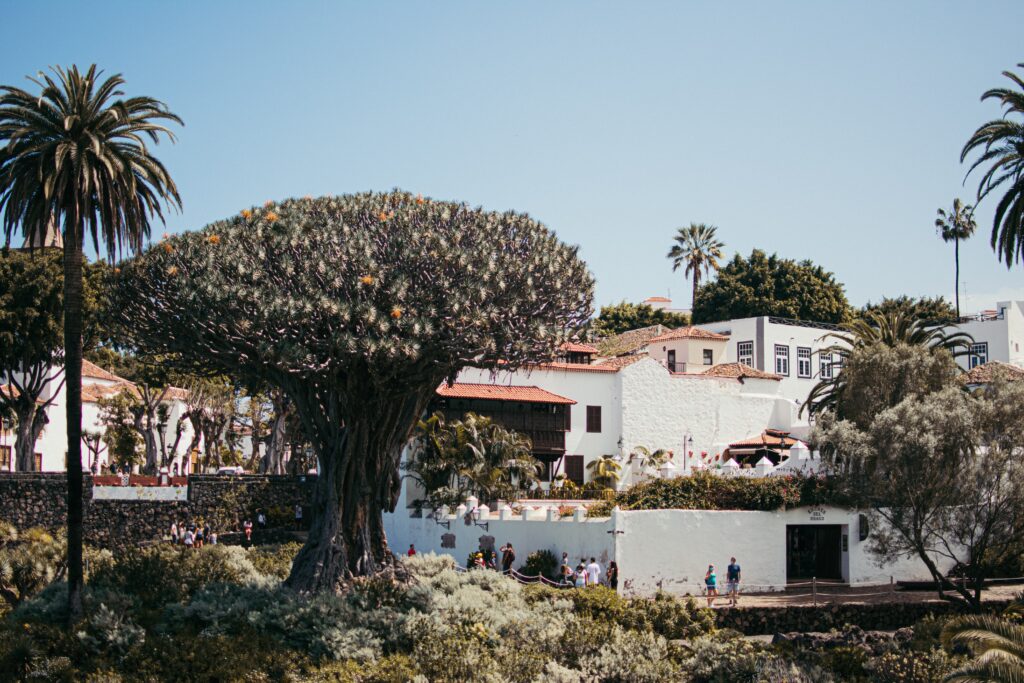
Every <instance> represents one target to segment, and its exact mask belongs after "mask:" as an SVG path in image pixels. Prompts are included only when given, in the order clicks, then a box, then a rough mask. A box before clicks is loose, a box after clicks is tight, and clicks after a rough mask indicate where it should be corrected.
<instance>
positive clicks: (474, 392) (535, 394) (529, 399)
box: [437, 382, 576, 405]
mask: <svg viewBox="0 0 1024 683" xmlns="http://www.w3.org/2000/svg"><path fill="white" fill-rule="evenodd" d="M437 395H438V396H442V397H444V398H475V399H482V400H486V401H517V402H520V403H559V404H563V405H572V404H575V403H576V401H574V400H572V399H571V398H566V397H564V396H559V395H558V394H552V393H551V392H550V391H545V390H544V389H541V388H540V387H520V386H508V385H504V384H469V383H462V382H457V383H455V384H453V385H452V386H448V385H447V384H442V385H441V386H439V387H438V388H437Z"/></svg>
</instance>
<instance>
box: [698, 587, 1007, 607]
mask: <svg viewBox="0 0 1024 683" xmlns="http://www.w3.org/2000/svg"><path fill="white" fill-rule="evenodd" d="M1021 591H1024V586H1022V585H1021V584H1014V585H998V586H994V587H992V588H988V589H986V590H984V591H982V598H981V599H982V600H983V601H988V600H1010V599H1012V598H1013V597H1014V596H1015V595H1016V594H1017V593H1020V592H1021ZM695 598H696V599H697V600H698V602H699V603H700V604H703V596H695ZM816 600H817V604H819V605H821V604H837V603H861V604H881V603H905V602H931V601H938V600H939V596H938V593H937V592H936V591H934V590H932V591H904V590H899V589H898V588H897V589H896V590H894V591H890V589H889V587H888V586H864V587H856V588H850V587H846V586H829V585H827V584H823V585H821V586H819V587H818V595H817V599H816ZM715 603H716V604H715V606H714V607H715V609H726V608H727V607H728V600H727V599H726V598H725V597H724V596H720V597H719V598H718V599H717V600H716V601H715ZM739 604H740V605H741V606H743V607H784V606H787V605H812V604H815V596H814V595H812V593H811V591H810V590H807V591H806V592H803V589H801V592H796V591H793V592H789V591H787V592H777V593H752V594H744V595H742V596H741V597H740V603H739Z"/></svg>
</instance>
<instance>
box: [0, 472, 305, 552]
mask: <svg viewBox="0 0 1024 683" xmlns="http://www.w3.org/2000/svg"><path fill="white" fill-rule="evenodd" d="M315 482H316V477H315V476H264V475H243V476H230V475H196V476H192V477H189V478H188V494H187V496H186V497H185V499H184V500H159V499H151V498H149V496H147V494H146V489H141V490H140V491H138V492H134V493H131V494H129V489H130V487H126V491H125V494H128V495H126V496H124V497H119V498H116V499H112V498H110V497H109V496H110V494H109V492H106V491H104V493H103V494H102V495H103V496H104V497H102V498H94V497H93V482H92V477H91V476H90V475H88V474H86V475H85V477H84V486H83V491H82V497H83V506H84V510H85V542H86V543H87V544H89V545H92V546H96V547H100V548H110V549H115V548H122V547H130V546H138V545H140V544H144V543H147V542H153V541H159V540H161V539H162V538H164V536H165V535H166V534H168V533H169V531H170V526H171V523H172V522H188V521H196V522H198V521H207V522H209V521H213V520H216V522H215V524H214V526H215V527H216V526H219V527H220V528H218V529H217V531H219V532H227V531H231V530H232V529H234V528H235V527H237V526H238V524H240V522H241V521H242V520H243V519H244V518H246V517H251V518H252V519H254V520H255V514H256V511H257V510H258V509H263V510H266V511H267V513H268V516H269V518H270V524H271V526H274V525H280V526H284V525H291V524H293V523H294V508H295V504H296V503H301V504H302V505H303V507H304V508H305V509H307V510H308V509H309V506H310V503H311V502H312V496H313V487H314V485H315ZM107 488H110V487H102V489H107ZM154 490H156V489H154ZM168 490H170V489H169V488H168ZM156 497H157V496H156V495H154V498H156ZM305 517H308V514H307V515H305ZM0 519H3V520H4V521H7V522H10V523H12V524H14V525H15V526H17V527H19V528H28V527H34V526H40V527H44V528H47V529H57V528H61V527H64V526H65V525H66V524H67V480H66V475H65V474H64V473H62V472H53V473H47V472H39V473H35V472H33V473H21V472H14V473H0Z"/></svg>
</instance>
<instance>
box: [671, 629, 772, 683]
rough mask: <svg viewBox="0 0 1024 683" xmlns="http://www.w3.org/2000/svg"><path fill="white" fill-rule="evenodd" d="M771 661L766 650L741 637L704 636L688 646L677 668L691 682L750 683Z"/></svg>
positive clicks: (768, 651)
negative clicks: (686, 653)
mask: <svg viewBox="0 0 1024 683" xmlns="http://www.w3.org/2000/svg"><path fill="white" fill-rule="evenodd" d="M775 659H777V656H776V655H775V654H773V653H772V652H771V650H770V649H769V648H768V647H766V646H764V645H761V644H758V643H753V642H751V641H748V640H744V639H743V638H738V637H732V638H722V637H715V636H704V637H701V638H697V639H695V640H694V641H692V642H691V643H690V648H689V654H688V656H687V657H685V658H684V659H683V660H682V661H681V662H680V668H681V669H682V671H683V672H684V673H685V675H686V678H685V680H687V681H692V683H742V682H745V681H750V682H751V683H753V682H754V681H758V680H759V674H760V672H761V671H762V670H763V669H764V668H765V667H766V666H768V665H769V663H771V662H772V661H773V660H775Z"/></svg>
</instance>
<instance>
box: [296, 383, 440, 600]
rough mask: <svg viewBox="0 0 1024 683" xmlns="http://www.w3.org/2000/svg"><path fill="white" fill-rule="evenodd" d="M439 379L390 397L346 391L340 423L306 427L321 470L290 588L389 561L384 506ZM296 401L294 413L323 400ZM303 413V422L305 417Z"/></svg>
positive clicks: (328, 586) (333, 584)
mask: <svg viewBox="0 0 1024 683" xmlns="http://www.w3.org/2000/svg"><path fill="white" fill-rule="evenodd" d="M438 383H439V382H436V383H434V384H432V385H431V388H430V392H421V394H422V395H420V394H412V395H410V396H406V397H402V398H398V399H395V400H381V399H380V398H377V397H368V400H365V401H362V402H357V401H356V400H354V399H353V398H352V397H351V396H349V397H348V398H349V400H350V402H351V403H357V405H355V406H353V407H352V409H351V410H350V411H349V415H347V416H346V418H345V420H344V426H341V420H339V419H337V418H333V419H332V418H331V417H330V416H323V415H321V416H319V418H316V417H314V418H313V419H315V420H316V421H317V424H316V425H315V426H313V428H310V429H307V431H308V432H310V438H311V440H312V442H313V447H314V448H315V449H316V450H317V454H318V456H319V459H320V477H319V479H318V481H317V487H316V493H315V496H314V501H313V506H312V510H310V513H311V514H310V515H309V516H308V517H307V519H308V520H309V521H310V522H311V524H310V529H309V537H308V539H307V541H306V545H305V546H303V548H302V550H301V551H299V554H298V556H296V558H295V562H294V563H293V565H292V571H291V575H290V576H289V577H288V581H287V583H288V585H289V586H290V587H292V588H294V589H296V590H299V591H301V592H306V593H313V592H319V591H333V590H336V589H337V588H338V586H339V585H340V584H341V583H342V582H345V581H347V580H348V579H351V578H352V577H356V576H370V575H373V574H376V573H377V572H379V571H381V570H383V569H385V568H387V567H389V566H391V565H392V564H393V562H394V557H393V555H392V554H391V553H390V552H389V551H388V545H387V538H386V536H385V534H384V521H383V517H382V513H383V512H384V511H385V510H393V509H394V505H395V500H396V494H397V491H398V466H399V459H400V458H401V451H402V448H403V446H404V445H405V443H406V442H407V441H408V438H409V435H410V433H411V431H412V428H413V425H414V424H415V420H416V418H417V417H419V416H420V415H421V414H422V412H423V410H424V409H425V407H426V403H427V399H428V398H429V396H430V394H431V393H433V388H434V387H436V386H437V384H438ZM289 394H290V395H292V396H293V398H294V393H293V392H289ZM307 398H312V397H307ZM296 404H297V405H296V407H297V409H298V410H299V411H300V414H302V412H303V410H304V409H310V408H313V407H314V406H317V405H324V404H323V403H321V402H319V401H317V400H316V399H312V400H306V401H299V400H296ZM332 412H333V411H332ZM339 412H340V410H339ZM353 413H354V414H353ZM302 417H303V420H304V423H305V424H307V425H309V424H310V423H309V420H310V417H309V416H308V415H303V416H302ZM325 418H326V419H325ZM332 423H333V426H332Z"/></svg>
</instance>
